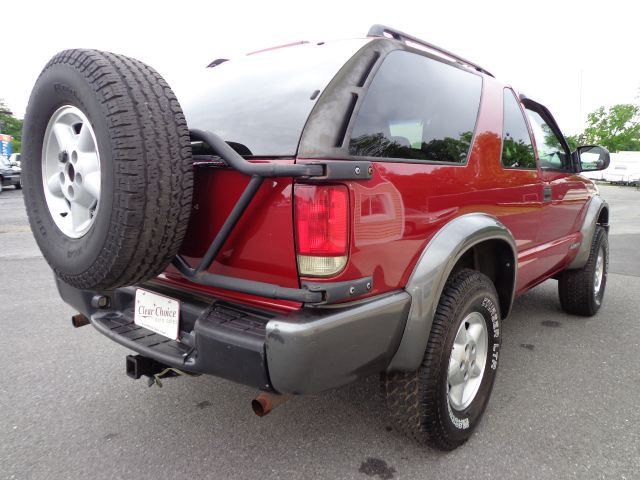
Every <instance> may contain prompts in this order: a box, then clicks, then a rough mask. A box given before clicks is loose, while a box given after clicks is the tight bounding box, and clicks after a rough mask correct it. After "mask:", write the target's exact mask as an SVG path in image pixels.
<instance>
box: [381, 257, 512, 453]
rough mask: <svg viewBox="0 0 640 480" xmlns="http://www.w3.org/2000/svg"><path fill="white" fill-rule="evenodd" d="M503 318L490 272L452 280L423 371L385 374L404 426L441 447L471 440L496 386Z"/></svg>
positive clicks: (387, 393) (392, 407)
mask: <svg viewBox="0 0 640 480" xmlns="http://www.w3.org/2000/svg"><path fill="white" fill-rule="evenodd" d="M500 321H501V317H500V304H499V302H498V295H497V293H496V290H495V287H494V286H493V283H492V282H491V280H490V279H489V278H488V277H487V276H486V275H483V274H482V273H480V272H477V271H474V270H469V269H464V270H461V271H460V272H458V273H456V274H455V275H453V276H452V277H451V278H450V279H449V280H448V281H447V284H446V286H445V288H444V291H443V293H442V296H441V297H440V302H439V304H438V308H437V310H436V315H435V317H434V320H433V325H432V327H431V334H430V335H429V341H428V344H427V348H426V351H425V354H424V358H423V360H422V364H421V365H420V367H419V368H418V370H417V371H415V372H391V373H385V374H383V375H382V379H381V382H382V392H383V396H384V399H385V401H386V404H387V407H388V408H389V411H390V413H391V416H392V418H393V420H394V424H395V427H396V428H397V429H398V430H400V431H401V432H403V433H405V434H407V435H408V436H409V437H411V438H413V439H415V440H417V441H418V442H420V443H426V444H427V445H430V446H432V447H435V448H438V449H441V450H453V449H454V448H456V447H458V446H459V445H461V444H463V443H464V442H466V441H467V440H468V439H469V437H470V436H471V434H472V433H473V430H474V429H475V427H476V426H477V425H478V423H479V422H480V419H481V418H482V414H483V413H484V410H485V407H486V405H487V403H488V401H489V397H490V395H491V390H492V388H493V383H494V380H495V375H496V371H497V368H498V354H499V350H500V342H501V337H500Z"/></svg>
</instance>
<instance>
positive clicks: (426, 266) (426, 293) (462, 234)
mask: <svg viewBox="0 0 640 480" xmlns="http://www.w3.org/2000/svg"><path fill="white" fill-rule="evenodd" d="M487 240H501V241H504V242H506V244H508V246H509V247H510V249H511V253H512V255H513V257H512V258H513V261H512V262H511V264H510V265H509V264H507V265H506V266H507V267H509V268H511V269H512V271H513V275H512V278H513V282H512V285H511V293H510V298H509V301H508V306H507V308H506V309H504V308H503V309H502V310H505V311H503V312H502V316H503V318H504V317H506V316H507V315H508V313H509V310H510V309H511V305H512V303H513V297H514V294H515V279H516V273H517V258H518V255H517V250H516V242H515V240H514V238H513V235H512V234H511V232H510V231H509V229H508V228H507V227H505V226H504V225H503V224H502V223H500V221H498V219H496V218H495V217H492V216H490V215H487V214H484V213H469V214H465V215H462V216H460V217H457V218H455V219H453V220H451V221H450V222H449V223H447V224H446V225H445V226H444V227H442V228H441V229H440V231H439V232H438V233H437V234H436V235H435V236H434V237H433V238H432V239H431V241H430V242H429V243H428V244H427V246H426V247H425V249H424V250H423V252H422V254H421V255H420V258H419V260H418V262H417V263H416V265H415V267H414V269H413V272H412V274H411V277H410V278H409V281H408V282H407V285H406V287H405V290H406V291H407V292H408V293H409V294H410V295H411V308H410V310H409V315H408V318H407V322H406V326H405V329H404V333H403V336H402V340H401V341H400V345H399V347H398V350H397V351H396V353H395V355H394V357H393V359H392V360H391V363H389V366H388V367H387V371H414V370H417V369H418V367H419V366H420V363H421V362H422V358H423V357H424V352H425V349H426V347H427V342H428V340H429V334H430V332H431V325H432V323H433V317H434V315H435V311H436V308H437V306H438V301H439V299H440V295H441V294H442V291H443V290H444V286H445V283H446V281H447V279H448V278H449V275H450V274H451V272H452V270H453V268H454V267H455V265H456V263H457V262H458V260H459V259H460V258H461V257H462V255H464V254H465V253H466V252H467V251H468V250H469V249H470V248H472V247H473V246H474V245H477V244H479V243H481V242H484V241H487Z"/></svg>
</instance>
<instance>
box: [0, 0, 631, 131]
mask: <svg viewBox="0 0 640 480" xmlns="http://www.w3.org/2000/svg"><path fill="white" fill-rule="evenodd" d="M634 4H635V2H631V1H628V0H627V1H619V0H607V1H599V2H595V1H594V2H592V1H589V0H587V1H581V2H563V1H562V0H554V1H549V0H528V1H520V0H511V1H505V2H498V1H494V2H492V1H489V0H484V1H478V0H475V1H455V0H447V1H441V2H432V1H428V0H426V1H425V0H421V1H402V0H384V1H376V0H368V1H348V0H342V1H339V2H335V1H321V2H320V1H318V2H313V1H304V0H298V1H256V2H249V1H241V0H239V1H235V2H233V1H231V2H230V1H223V2H215V1H209V2H199V1H198V2H195V1H193V2H192V1H187V0H182V1H179V2H177V1H173V2H165V1H158V0H157V1H153V2H151V1H149V2H146V1H135V0H129V1H121V0H107V1H100V2H97V1H91V0H85V1H78V2H71V1H47V2H36V1H33V0H19V1H14V2H11V4H10V5H11V6H10V7H8V6H4V7H3V8H2V14H1V15H2V30H1V31H2V37H1V38H2V39H1V40H0V42H1V44H0V45H2V48H1V49H0V51H1V55H2V56H1V58H2V60H0V61H1V66H0V98H4V100H5V101H6V103H8V105H9V107H10V108H11V109H12V110H13V112H14V113H15V114H16V115H17V116H18V117H22V116H23V115H24V111H25V109H26V104H27V100H28V98H29V93H30V91H31V87H32V86H33V83H34V82H35V80H36V78H37V76H38V74H39V72H40V70H41V69H42V67H44V65H45V64H46V62H47V61H48V60H49V58H50V57H51V56H53V55H54V54H55V53H56V52H58V51H60V50H63V49H65V48H77V47H84V48H97V49H102V50H110V51H113V52H117V53H122V54H125V55H128V56H132V57H136V58H138V59H140V60H142V61H144V62H146V63H148V64H150V65H151V66H153V67H155V68H156V69H157V70H158V71H159V72H160V73H161V74H162V75H163V76H164V77H165V79H166V80H167V81H168V82H169V84H170V85H171V86H172V87H173V89H174V90H175V91H176V93H177V95H178V98H180V96H181V94H182V95H184V94H185V92H188V90H189V78H190V75H192V74H193V72H194V71H196V70H197V69H200V68H204V67H205V66H206V65H207V63H209V62H210V61H211V60H213V59H215V58H221V57H222V58H229V57H233V56H238V55H242V54H243V53H246V52H250V51H253V50H258V49H260V48H264V47H268V46H273V45H279V44H283V43H289V42H292V41H297V40H329V39H335V38H352V37H362V36H365V35H366V33H367V31H368V29H369V27H370V26H371V25H372V24H374V23H383V24H386V25H390V26H393V27H395V28H397V29H399V30H403V31H406V32H407V33H411V34H413V35H415V36H417V37H420V38H423V39H425V40H428V41H430V42H432V43H435V44H436V45H440V46H441V47H444V48H446V49H448V50H451V51H453V52H455V53H457V54H459V55H461V56H463V57H465V58H468V59H469V60H472V61H474V62H476V63H478V64H480V65H482V66H483V67H484V68H486V69H487V70H489V71H491V72H492V73H493V74H494V75H495V76H496V77H497V78H499V79H500V80H502V81H504V82H505V83H507V84H510V85H513V86H514V87H515V88H516V89H518V90H520V91H521V92H524V93H526V94H527V95H528V96H530V97H532V98H534V99H536V100H538V101H540V102H541V103H544V104H545V105H546V106H547V107H549V109H550V110H551V111H552V113H554V115H555V117H556V120H557V121H558V123H559V124H560V127H561V128H562V129H563V131H564V133H565V134H573V133H577V132H579V131H581V130H582V128H583V127H584V120H585V118H586V115H587V113H589V112H590V111H593V110H594V109H596V108H597V107H599V106H601V105H604V106H610V105H613V104H616V103H629V102H633V101H640V100H638V93H640V60H639V56H638V46H640V33H639V29H638V28H637V25H638V18H639V14H640V12H639V11H638V10H639V8H638V7H637V6H634ZM581 79H582V80H581ZM581 85H582V88H581Z"/></svg>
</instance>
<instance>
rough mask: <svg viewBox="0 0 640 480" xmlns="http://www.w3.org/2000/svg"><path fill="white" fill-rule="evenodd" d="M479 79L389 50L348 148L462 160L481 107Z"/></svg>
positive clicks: (360, 152) (366, 154) (406, 156)
mask: <svg viewBox="0 0 640 480" xmlns="http://www.w3.org/2000/svg"><path fill="white" fill-rule="evenodd" d="M481 91H482V78H481V77H480V76H479V75H476V74H473V73H471V72H467V71H465V70H462V69H459V68H456V67H452V66H450V65H447V64H445V63H443V62H440V61H437V60H433V59H431V58H428V57H424V56H422V55H417V54H414V53H410V52H404V51H394V52H391V53H390V54H389V55H388V56H387V58H386V59H385V61H384V63H383V64H382V66H381V67H380V70H379V71H378V73H377V74H376V76H375V78H374V79H373V81H372V82H371V86H370V88H369V91H368V93H367V96H366V98H365V99H364V101H363V104H362V107H361V108H360V111H359V113H358V117H357V118H356V122H355V125H354V128H353V132H352V133H351V140H350V142H349V153H350V154H351V155H356V156H364V157H383V158H398V159H408V160H427V161H433V162H450V163H464V162H465V161H466V159H467V154H468V153H469V148H470V147H471V140H472V138H473V131H474V130H475V125H476V118H477V116H478V110H479V108H480V94H481Z"/></svg>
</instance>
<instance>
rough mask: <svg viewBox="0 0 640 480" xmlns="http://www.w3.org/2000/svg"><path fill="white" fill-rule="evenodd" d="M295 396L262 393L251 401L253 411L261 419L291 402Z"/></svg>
mask: <svg viewBox="0 0 640 480" xmlns="http://www.w3.org/2000/svg"><path fill="white" fill-rule="evenodd" d="M292 396H293V395H286V394H278V393H270V392H260V394H259V395H258V396H257V397H256V398H254V399H253V400H252V401H251V409H252V410H253V413H255V414H256V415H257V416H259V417H264V416H265V415H267V414H268V413H269V412H271V410H273V409H274V408H276V407H277V406H278V405H282V404H283V403H284V402H286V401H287V400H290V399H291V397H292Z"/></svg>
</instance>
